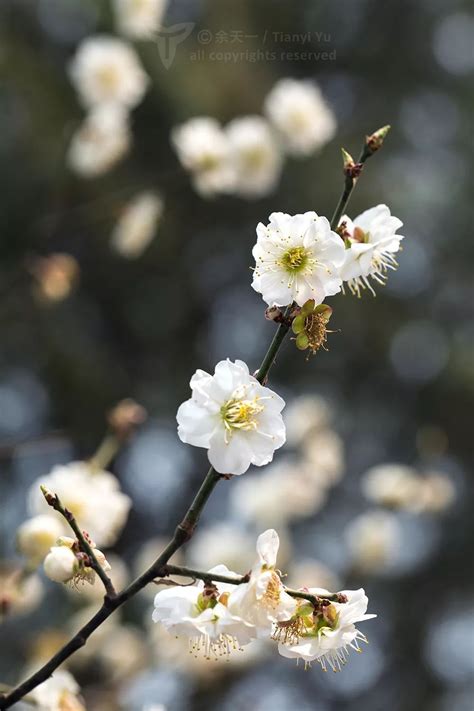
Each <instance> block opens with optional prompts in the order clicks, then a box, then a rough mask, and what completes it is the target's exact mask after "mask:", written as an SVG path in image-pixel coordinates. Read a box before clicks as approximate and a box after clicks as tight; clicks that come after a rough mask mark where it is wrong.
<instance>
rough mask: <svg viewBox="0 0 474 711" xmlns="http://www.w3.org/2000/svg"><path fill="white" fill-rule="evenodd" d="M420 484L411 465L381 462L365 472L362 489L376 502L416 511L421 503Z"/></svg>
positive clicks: (390, 506)
mask: <svg viewBox="0 0 474 711" xmlns="http://www.w3.org/2000/svg"><path fill="white" fill-rule="evenodd" d="M418 484H419V480H418V475H417V473H416V471H415V470H414V469H412V468H411V467H407V466H405V465H403V464H380V465H378V466H376V467H372V468H371V469H369V470H368V471H367V472H366V473H365V474H364V476H363V478H362V491H363V492H364V494H365V495H366V496H367V498H368V499H369V500H370V501H373V502H374V503H376V504H380V505H382V506H387V507H389V508H395V509H397V508H401V509H408V510H413V511H416V510H417V509H418V508H419V506H420V503H421V502H420V500H419V491H420V490H419V485H418Z"/></svg>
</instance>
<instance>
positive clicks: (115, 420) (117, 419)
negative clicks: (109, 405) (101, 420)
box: [107, 398, 147, 439]
mask: <svg viewBox="0 0 474 711" xmlns="http://www.w3.org/2000/svg"><path fill="white" fill-rule="evenodd" d="M146 418H147V412H146V410H145V408H144V407H142V406H141V405H139V404H138V403H137V402H135V401H134V400H131V399H129V398H127V399H126V400H121V401H120V402H119V403H118V404H117V405H116V406H115V407H114V408H113V409H112V410H110V412H109V413H108V416H107V420H108V423H109V425H110V428H111V429H112V430H113V431H114V432H115V434H116V435H117V437H120V439H124V438H126V437H128V436H129V435H130V434H131V433H132V432H133V430H134V429H135V428H136V427H138V426H139V425H141V424H142V423H143V422H145V420H146Z"/></svg>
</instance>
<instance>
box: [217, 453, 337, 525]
mask: <svg viewBox="0 0 474 711" xmlns="http://www.w3.org/2000/svg"><path fill="white" fill-rule="evenodd" d="M325 501H326V491H325V488H324V487H321V486H319V485H318V483H317V482H316V481H315V480H314V479H313V477H312V476H311V472H310V470H309V468H305V467H304V465H301V464H299V463H298V462H296V461H294V460H293V459H288V458H285V459H280V460H279V461H278V462H276V463H275V464H273V465H271V466H270V467H267V468H266V469H265V470H264V471H263V472H262V474H258V475H255V476H253V477H249V478H248V479H247V478H246V479H242V480H241V481H238V482H234V486H233V488H232V492H231V502H232V509H233V511H234V512H235V513H236V514H237V515H238V516H239V517H240V518H242V519H243V520H247V521H248V520H250V521H253V522H254V523H255V524H257V525H258V526H272V525H274V526H276V525H278V526H280V525H285V524H286V523H288V522H290V521H292V520H298V519H301V518H305V517H306V516H310V515H311V514H313V513H315V512H316V511H318V510H319V509H320V508H321V507H322V505H323V504H324V502H325Z"/></svg>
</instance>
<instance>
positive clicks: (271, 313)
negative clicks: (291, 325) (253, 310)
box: [265, 306, 283, 323]
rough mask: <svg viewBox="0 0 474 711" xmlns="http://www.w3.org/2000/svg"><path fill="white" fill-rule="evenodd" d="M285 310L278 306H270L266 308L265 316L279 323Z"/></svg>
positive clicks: (268, 319)
mask: <svg viewBox="0 0 474 711" xmlns="http://www.w3.org/2000/svg"><path fill="white" fill-rule="evenodd" d="M282 317H283V312H282V310H281V309H279V308H278V306H269V307H268V308H267V309H265V318H266V319H267V321H276V322H277V323H279V322H280V321H281V320H282Z"/></svg>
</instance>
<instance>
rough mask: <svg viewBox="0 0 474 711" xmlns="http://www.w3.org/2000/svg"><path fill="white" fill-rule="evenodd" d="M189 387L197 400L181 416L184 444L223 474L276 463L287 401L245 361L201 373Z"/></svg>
mask: <svg viewBox="0 0 474 711" xmlns="http://www.w3.org/2000/svg"><path fill="white" fill-rule="evenodd" d="M190 386H191V390H192V398H191V399H190V400H187V401H186V402H184V403H183V404H182V405H181V406H180V407H179V409H178V413H177V416H176V418H177V421H178V435H179V438H180V439H181V440H182V441H183V442H186V443H187V444H192V445H194V446H195V447H204V448H205V449H207V450H208V457H209V461H210V463H211V464H212V466H213V467H214V468H215V469H216V471H218V472H220V473H221V474H243V473H244V472H246V471H247V469H248V468H249V466H250V465H251V464H254V465H255V466H258V467H260V466H263V465H264V464H268V462H271V460H272V458H273V453H274V451H275V450H276V449H278V448H279V447H281V446H282V445H283V444H284V442H285V426H284V424H283V419H282V416H281V411H282V409H283V408H284V406H285V402H284V400H282V398H281V397H280V396H279V395H277V394H276V393H274V392H273V391H272V390H270V389H269V388H265V387H263V386H262V385H260V383H259V382H258V380H256V378H254V377H253V376H252V375H250V373H249V369H248V366H247V365H246V364H245V363H244V362H243V361H241V360H236V361H235V363H233V362H232V361H230V360H229V359H227V360H222V361H220V362H219V363H218V364H217V365H216V367H215V370H214V375H210V374H209V373H206V372H204V371H203V370H197V371H196V373H195V374H194V375H193V377H192V378H191V382H190Z"/></svg>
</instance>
